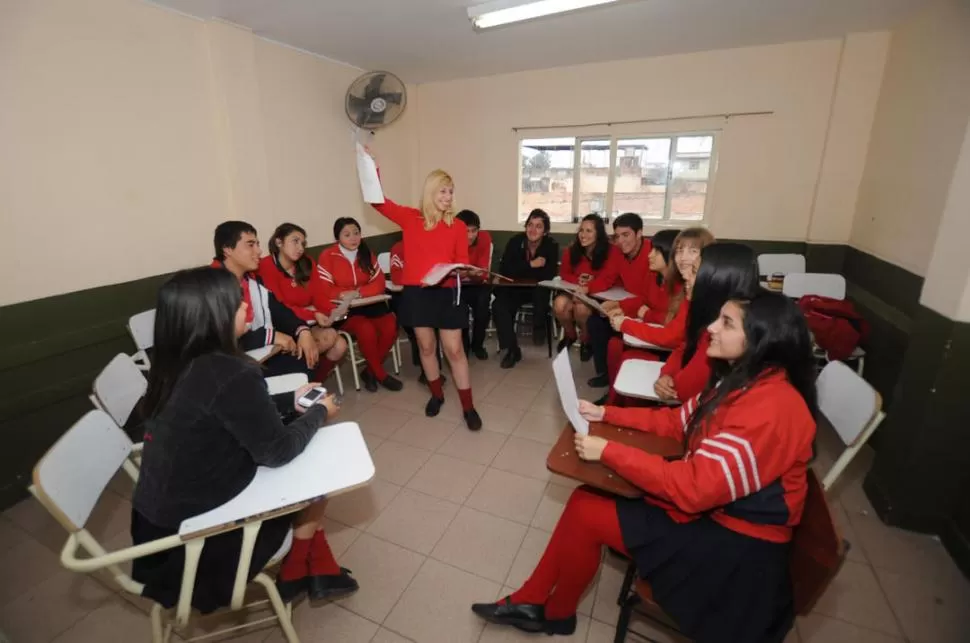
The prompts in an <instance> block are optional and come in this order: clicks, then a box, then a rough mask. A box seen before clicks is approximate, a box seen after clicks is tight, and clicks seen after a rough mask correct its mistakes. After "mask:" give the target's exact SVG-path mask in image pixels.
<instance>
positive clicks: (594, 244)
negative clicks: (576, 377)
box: [552, 214, 622, 362]
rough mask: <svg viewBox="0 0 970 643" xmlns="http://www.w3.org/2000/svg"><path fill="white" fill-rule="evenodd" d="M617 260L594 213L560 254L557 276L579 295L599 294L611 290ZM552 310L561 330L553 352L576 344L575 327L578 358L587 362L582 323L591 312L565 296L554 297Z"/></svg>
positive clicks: (618, 256)
mask: <svg viewBox="0 0 970 643" xmlns="http://www.w3.org/2000/svg"><path fill="white" fill-rule="evenodd" d="M621 259H622V253H620V251H619V250H618V249H617V248H616V247H615V246H613V245H610V240H609V238H608V236H607V234H606V224H605V223H604V222H603V218H602V217H601V216H599V215H598V214H587V215H586V216H585V217H583V220H582V221H581V222H580V224H579V230H578V231H577V232H576V239H575V241H573V242H572V243H571V244H570V246H569V247H568V248H566V251H565V252H563V253H562V262H561V263H560V264H559V277H560V278H561V279H562V280H563V281H565V282H567V283H570V284H575V285H577V286H579V291H580V292H582V293H583V294H585V293H597V292H602V291H604V290H608V289H609V288H612V287H613V285H614V284H615V283H616V280H617V279H618V278H619V276H620V260H621ZM552 310H553V313H554V314H555V315H556V319H558V320H559V325H560V326H562V329H563V338H562V339H561V340H560V341H559V346H558V347H557V348H556V350H557V352H558V351H561V350H563V349H564V348H568V347H569V346H572V345H573V344H574V343H575V342H576V339H577V334H576V327H577V326H578V327H579V336H580V337H582V341H583V343H582V350H581V351H580V357H581V359H582V360H583V361H584V362H588V361H589V359H590V357H592V355H593V354H592V352H591V348H590V345H589V337H588V335H587V333H586V320H588V319H589V316H590V315H591V314H592V313H593V310H592V309H591V308H590V307H589V306H587V305H586V304H584V303H583V302H581V301H579V300H578V299H576V298H575V297H573V296H571V295H570V294H569V293H560V294H558V295H556V298H555V299H554V300H553V301H552Z"/></svg>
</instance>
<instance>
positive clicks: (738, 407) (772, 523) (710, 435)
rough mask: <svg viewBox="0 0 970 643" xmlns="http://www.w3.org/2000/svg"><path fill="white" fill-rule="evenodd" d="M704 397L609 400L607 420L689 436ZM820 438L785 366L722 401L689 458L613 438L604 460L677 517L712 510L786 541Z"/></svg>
mask: <svg viewBox="0 0 970 643" xmlns="http://www.w3.org/2000/svg"><path fill="white" fill-rule="evenodd" d="M697 402H698V400H697V398H695V399H692V400H690V401H689V402H688V403H687V404H684V405H683V406H681V407H679V408H643V407H630V408H618V407H613V406H608V407H606V415H605V417H604V420H605V421H606V422H609V423H610V424H615V425H618V426H624V427H630V428H634V429H638V430H641V431H649V432H651V433H655V434H657V435H661V436H666V437H671V438H674V439H678V440H683V439H684V429H685V427H686V426H687V422H688V420H689V418H690V415H691V413H692V412H693V411H694V408H695V407H696V405H697ZM814 438H815V420H814V419H813V418H812V416H811V413H809V410H808V408H807V407H806V406H805V402H804V400H803V399H802V397H801V396H800V395H799V394H798V391H796V390H795V388H794V387H792V386H791V384H789V383H788V379H787V378H786V377H785V375H784V374H783V373H779V372H775V373H765V374H763V375H762V377H761V378H760V379H759V380H757V381H756V382H755V383H754V384H753V385H751V386H750V387H749V388H748V389H746V390H744V391H741V392H739V393H737V394H734V395H732V396H731V397H729V398H728V399H727V400H725V401H723V402H721V404H720V405H719V406H718V408H717V409H716V410H715V412H714V413H713V415H712V416H710V417H709V419H708V421H707V422H706V423H705V425H704V426H703V427H700V428H699V429H698V430H696V431H694V434H693V435H692V436H691V438H690V443H689V444H688V445H687V447H688V448H687V453H686V454H685V455H684V457H683V458H682V459H680V460H677V461H674V462H668V461H667V460H665V459H664V458H662V457H661V456H658V455H653V454H650V453H647V452H645V451H642V450H640V449H637V448H634V447H629V446H626V445H624V444H620V443H618V442H609V443H608V445H607V447H606V449H605V450H604V451H603V463H604V464H606V465H607V466H608V467H610V468H611V469H613V470H614V471H616V472H617V473H619V474H620V475H621V476H623V477H624V478H626V479H627V480H629V481H630V482H632V483H633V484H635V485H636V486H638V487H640V488H641V489H643V490H644V491H645V492H647V493H648V494H649V495H648V496H646V497H645V498H644V499H645V500H646V502H649V503H651V504H654V505H657V506H660V507H662V508H663V509H665V510H666V511H667V514H668V515H669V516H670V517H671V519H673V520H675V521H677V522H689V521H691V520H695V519H697V518H699V517H701V516H703V515H710V516H711V518H712V519H713V520H714V521H716V522H717V523H719V524H721V525H723V526H724V527H727V528H728V529H731V530H733V531H736V532H738V533H741V534H745V535H747V536H751V537H753V538H760V539H762V540H768V541H772V542H787V541H789V540H791V533H792V527H794V526H795V525H797V524H798V523H799V521H800V520H801V516H802V508H803V507H804V504H805V493H806V490H807V484H806V478H805V476H806V470H807V467H808V462H809V460H811V458H812V441H813V440H814Z"/></svg>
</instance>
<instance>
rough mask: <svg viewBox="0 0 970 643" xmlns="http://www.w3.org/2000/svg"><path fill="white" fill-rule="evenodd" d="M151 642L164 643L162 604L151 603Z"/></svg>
mask: <svg viewBox="0 0 970 643" xmlns="http://www.w3.org/2000/svg"><path fill="white" fill-rule="evenodd" d="M151 620H152V643H164V642H165V636H164V634H163V633H162V606H161V605H159V604H158V603H155V604H153V605H152V611H151Z"/></svg>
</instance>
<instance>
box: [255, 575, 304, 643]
mask: <svg viewBox="0 0 970 643" xmlns="http://www.w3.org/2000/svg"><path fill="white" fill-rule="evenodd" d="M253 580H254V581H256V582H257V583H259V584H260V585H262V586H263V588H264V589H265V590H266V596H267V597H269V602H270V604H271V605H272V606H273V612H275V613H276V618H278V619H279V622H280V629H281V630H283V636H284V637H286V641H287V643H300V637H298V636H297V635H296V630H295V629H293V620H292V618H291V614H292V611H291V609H290V606H288V605H284V604H283V599H282V598H280V593H279V592H278V591H277V590H276V583H274V582H273V579H272V578H270V577H269V576H267V575H266V574H263V573H259V574H256V577H255V578H254V579H253Z"/></svg>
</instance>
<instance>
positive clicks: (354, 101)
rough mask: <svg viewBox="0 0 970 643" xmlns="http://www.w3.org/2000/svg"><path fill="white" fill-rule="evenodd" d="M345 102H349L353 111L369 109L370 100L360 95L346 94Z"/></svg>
mask: <svg viewBox="0 0 970 643" xmlns="http://www.w3.org/2000/svg"><path fill="white" fill-rule="evenodd" d="M347 102H348V103H349V104H350V109H353V110H355V111H360V110H362V109H370V100H368V99H366V98H361V97H360V96H354V95H353V94H347Z"/></svg>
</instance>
